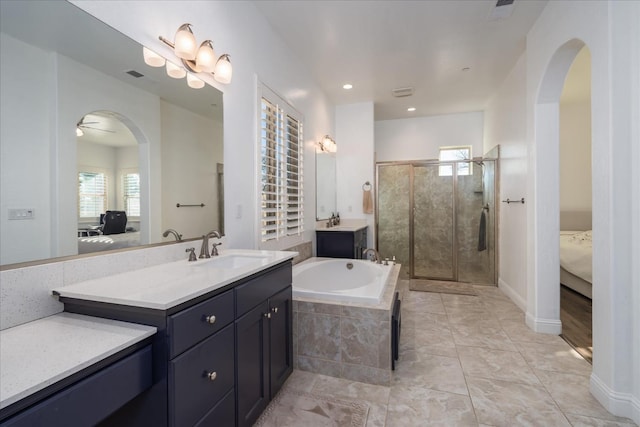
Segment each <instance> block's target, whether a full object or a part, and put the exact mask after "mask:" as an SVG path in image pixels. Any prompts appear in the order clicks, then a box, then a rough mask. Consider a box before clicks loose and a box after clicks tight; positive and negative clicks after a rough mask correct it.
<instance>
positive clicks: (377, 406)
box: [366, 402, 387, 427]
mask: <svg viewBox="0 0 640 427" xmlns="http://www.w3.org/2000/svg"><path fill="white" fill-rule="evenodd" d="M386 421H387V405H386V404H385V405H383V404H381V403H373V402H369V414H368V416H367V424H366V427H385V423H386Z"/></svg>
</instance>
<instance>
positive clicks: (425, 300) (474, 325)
mask: <svg viewBox="0 0 640 427" xmlns="http://www.w3.org/2000/svg"><path fill="white" fill-rule="evenodd" d="M402 286H403V287H404V292H405V293H404V300H403V306H402V335H401V338H400V344H401V348H400V360H399V362H398V366H397V369H396V371H395V372H394V374H393V379H392V384H391V386H390V387H384V386H376V385H371V384H364V383H358V382H353V381H348V380H344V379H339V378H333V377H328V376H324V375H318V374H313V373H310V372H304V371H299V370H295V371H294V372H293V374H292V375H291V377H290V378H289V380H288V381H287V383H286V384H285V388H286V389H288V390H290V391H291V390H293V391H295V390H298V391H300V392H305V393H313V394H315V395H320V396H327V397H333V398H339V399H342V400H352V401H355V402H363V403H366V404H368V405H369V411H368V418H367V423H366V425H367V426H380V427H383V426H388V427H392V426H403V427H407V426H427V425H429V426H447V427H449V426H598V427H600V426H607V427H609V426H635V424H634V423H633V422H632V421H631V420H628V419H625V418H618V417H614V416H613V415H611V414H609V413H608V412H607V411H606V410H605V409H604V408H603V407H602V406H601V405H600V404H599V403H598V402H597V401H596V400H595V399H594V398H593V397H592V396H591V394H590V393H589V375H590V373H591V365H590V364H589V363H587V362H586V361H585V360H584V359H582V358H581V357H580V356H579V355H578V354H577V353H576V352H575V351H574V350H573V349H571V347H569V345H568V344H566V343H565V342H564V341H563V340H562V339H561V338H560V337H558V336H550V335H544V334H536V333H534V332H532V331H531V330H530V329H529V328H527V326H526V325H525V323H524V315H523V313H522V312H521V311H520V309H518V308H517V307H516V306H515V305H514V304H513V303H512V302H511V301H510V300H509V299H508V298H507V297H506V296H505V295H504V294H502V292H500V290H498V289H497V288H494V287H483V286H476V288H477V290H478V293H479V295H478V296H467V295H449V294H438V293H426V292H413V291H409V290H408V289H406V283H403V284H402ZM294 425H295V423H294ZM333 425H336V426H337V425H340V423H339V422H335V423H333ZM305 427H312V426H310V425H308V423H307V424H305Z"/></svg>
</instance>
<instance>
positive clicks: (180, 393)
mask: <svg viewBox="0 0 640 427" xmlns="http://www.w3.org/2000/svg"><path fill="white" fill-rule="evenodd" d="M295 255H296V253H295V252H273V251H238V250H235V251H234V250H229V251H225V252H224V253H223V254H222V255H221V256H219V257H212V258H211V259H209V260H199V261H196V262H187V261H186V260H184V261H177V262H173V263H167V264H163V265H159V266H155V267H149V268H145V269H140V270H136V271H132V272H128V273H122V274H118V275H114V276H109V277H105V278H100V279H95V280H89V281H86V282H82V283H78V284H76V285H70V286H65V287H62V288H58V289H55V290H54V294H56V295H58V297H59V300H60V301H61V302H63V303H64V306H65V312H66V313H65V315H69V316H78V315H79V316H83V317H85V316H94V317H95V318H104V319H113V320H115V321H120V322H129V323H130V324H137V325H146V327H151V328H154V330H156V331H157V332H156V333H155V334H154V335H153V336H152V337H151V338H149V339H148V341H150V342H146V346H145V347H143V348H142V349H139V350H137V351H136V352H134V353H133V355H138V356H137V357H142V358H143V362H142V363H139V361H138V363H137V365H136V366H140V367H142V370H143V371H144V372H133V371H131V372H129V374H128V375H129V376H133V377H134V378H143V379H144V378H147V379H146V380H144V381H146V382H145V384H144V389H143V390H142V391H141V392H139V393H136V394H133V395H131V396H130V397H129V399H130V400H129V401H128V402H126V403H125V404H124V405H121V407H120V409H117V410H116V411H115V412H113V413H112V414H111V415H110V416H109V417H108V418H106V419H105V420H104V421H102V422H101V424H100V425H104V426H112V425H113V426H138V425H139V426H148V425H153V426H175V427H183V426H205V425H220V426H233V425H235V426H250V425H252V424H253V423H254V422H255V421H256V420H257V418H258V417H259V416H260V414H261V413H262V411H263V410H264V408H265V407H266V406H267V404H268V403H269V401H270V400H271V399H272V398H273V397H274V396H275V394H276V393H277V392H278V390H279V389H280V388H281V387H282V385H283V383H284V381H285V380H286V379H287V377H288V376H289V375H290V374H291V372H292V371H293V342H292V339H293V336H292V297H291V277H292V274H291V270H292V267H291V259H292V258H293V256H295ZM71 313H73V314H71ZM139 352H144V353H140V354H139ZM144 367H146V368H147V369H148V372H147V371H145V370H144ZM100 372H101V371H99V372H98V374H100ZM103 376H104V375H103ZM141 381H142V380H141ZM109 390H110V388H109V387H108V386H106V387H104V388H103V389H102V394H103V396H106V397H108V396H110V395H111V394H113V393H110V392H109ZM99 400H100V399H96V401H85V402H84V404H83V405H81V406H77V407H76V408H75V411H76V412H78V413H83V412H91V411H93V410H94V407H95V406H96V405H97V406H99V405H100V403H99ZM116 408H117V407H116ZM17 425H20V424H17ZM66 425H75V423H73V422H71V423H67V424H66Z"/></svg>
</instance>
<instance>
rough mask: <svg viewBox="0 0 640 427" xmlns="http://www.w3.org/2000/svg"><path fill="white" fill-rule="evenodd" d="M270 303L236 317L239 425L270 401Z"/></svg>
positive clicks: (254, 417) (247, 422) (249, 421)
mask: <svg viewBox="0 0 640 427" xmlns="http://www.w3.org/2000/svg"><path fill="white" fill-rule="evenodd" d="M269 313H270V312H269V304H268V302H267V301H264V302H263V303H262V304H259V305H258V306H256V307H255V308H254V309H253V310H251V311H249V312H248V313H247V314H245V315H244V316H242V317H241V318H239V319H238V320H236V322H235V327H236V345H237V347H236V357H237V362H236V366H237V372H238V376H237V383H236V389H237V393H238V398H237V402H238V414H237V416H238V420H237V425H238V426H251V425H253V423H254V422H255V421H256V420H257V419H258V417H259V416H260V414H261V413H262V411H263V410H264V409H265V408H266V407H267V404H268V403H269V384H268V381H269V324H268V321H269V319H268V317H267V316H268V315H269Z"/></svg>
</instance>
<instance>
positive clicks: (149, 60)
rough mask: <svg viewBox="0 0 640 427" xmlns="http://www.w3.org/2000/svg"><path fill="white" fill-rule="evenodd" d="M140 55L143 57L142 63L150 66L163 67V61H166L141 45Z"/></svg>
mask: <svg viewBox="0 0 640 427" xmlns="http://www.w3.org/2000/svg"><path fill="white" fill-rule="evenodd" d="M142 56H143V57H144V63H145V64H147V65H149V66H150V67H164V64H165V62H167V61H166V60H165V59H164V58H163V57H162V56H160V55H158V54H157V53H155V52H154V51H152V50H151V49H149V48H147V47H144V46H143V47H142Z"/></svg>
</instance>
